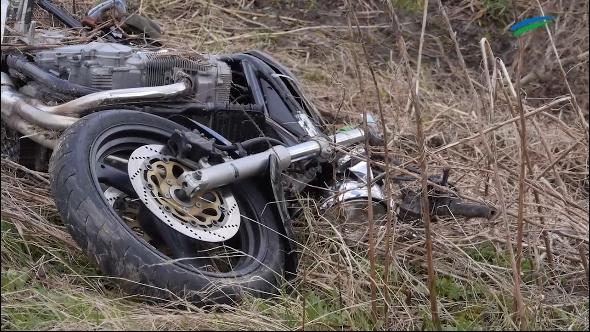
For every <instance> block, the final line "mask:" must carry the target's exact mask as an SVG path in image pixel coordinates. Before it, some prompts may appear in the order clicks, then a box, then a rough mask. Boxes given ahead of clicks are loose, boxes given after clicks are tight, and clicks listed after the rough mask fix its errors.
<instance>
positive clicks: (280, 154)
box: [180, 145, 291, 196]
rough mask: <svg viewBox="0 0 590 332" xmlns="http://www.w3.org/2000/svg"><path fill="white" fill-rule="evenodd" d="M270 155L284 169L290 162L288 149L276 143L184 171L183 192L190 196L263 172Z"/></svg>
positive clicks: (182, 178)
mask: <svg viewBox="0 0 590 332" xmlns="http://www.w3.org/2000/svg"><path fill="white" fill-rule="evenodd" d="M271 155H275V156H276V157H277V160H278V162H279V168H281V169H286V168H287V167H289V165H290V164H291V156H290V154H289V150H288V149H287V148H285V147H284V146H280V145H278V146H274V147H272V148H270V149H268V150H266V151H264V152H260V153H257V154H253V155H251V156H247V157H244V158H240V159H235V160H230V161H226V162H224V163H221V164H217V165H213V166H211V167H207V168H204V169H200V170H197V171H191V172H185V173H184V174H182V175H181V176H180V179H181V181H182V182H183V187H184V190H185V192H186V193H187V194H188V195H190V196H192V195H194V194H195V193H197V192H206V191H209V190H211V189H214V188H218V187H221V186H224V185H227V184H230V183H233V182H236V181H238V180H240V179H246V178H249V177H253V176H255V175H257V174H262V173H264V172H265V171H266V168H267V167H268V160H269V158H270V156H271Z"/></svg>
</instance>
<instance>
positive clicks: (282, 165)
mask: <svg viewBox="0 0 590 332" xmlns="http://www.w3.org/2000/svg"><path fill="white" fill-rule="evenodd" d="M363 139H364V133H363V131H362V130H361V129H353V130H349V131H346V132H342V133H338V134H336V135H333V136H330V137H329V138H322V137H318V138H314V139H312V140H310V141H308V142H304V143H300V144H296V145H293V146H290V147H288V148H286V147H284V146H280V145H278V146H275V147H273V148H271V149H269V150H266V151H264V152H260V153H257V154H254V155H251V156H247V157H243V158H240V159H235V160H230V161H226V162H224V163H221V164H217V165H213V166H211V167H207V168H203V169H200V170H196V171H190V172H185V173H184V174H182V175H181V176H180V178H181V179H182V181H183V182H184V184H183V186H184V190H185V192H186V194H188V195H190V196H192V195H194V194H195V193H199V192H201V193H202V192H206V191H209V190H211V189H214V188H218V187H221V186H224V185H227V184H230V183H233V182H236V181H238V180H241V179H246V178H249V177H252V176H255V175H258V174H261V173H263V172H265V171H266V168H267V167H268V162H269V157H270V155H271V154H274V155H275V156H276V157H277V161H278V164H279V169H280V170H281V171H282V170H285V169H287V168H288V167H289V165H290V164H291V162H293V161H298V160H301V159H305V158H310V157H314V156H319V155H323V154H329V153H331V147H330V144H331V143H333V142H335V143H336V144H339V145H351V144H354V143H358V142H360V141H362V140H363Z"/></svg>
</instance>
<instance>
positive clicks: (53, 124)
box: [0, 73, 78, 130]
mask: <svg viewBox="0 0 590 332" xmlns="http://www.w3.org/2000/svg"><path fill="white" fill-rule="evenodd" d="M0 81H1V87H0V91H1V106H2V111H1V112H2V120H3V121H5V122H6V123H7V124H9V121H8V119H10V118H12V117H14V116H15V115H16V116H18V117H19V118H21V119H22V120H25V121H27V122H29V123H32V124H36V125H38V126H40V127H42V128H43V129H52V130H62V129H65V128H67V127H69V126H71V125H72V124H73V123H74V122H76V121H77V120H78V119H77V118H72V117H68V116H62V115H56V114H51V113H47V112H45V111H43V110H41V109H39V108H38V107H36V106H33V105H32V103H30V102H28V101H27V99H28V98H26V97H25V96H24V95H22V94H21V93H18V92H16V91H15V90H14V84H13V82H12V80H11V79H10V77H9V76H8V74H6V73H1V76H0ZM13 129H15V130H18V129H17V128H13Z"/></svg>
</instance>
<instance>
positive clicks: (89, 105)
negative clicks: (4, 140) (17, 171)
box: [1, 72, 191, 130]
mask: <svg viewBox="0 0 590 332" xmlns="http://www.w3.org/2000/svg"><path fill="white" fill-rule="evenodd" d="M1 85H2V88H1V91H2V92H1V94H2V104H1V105H2V118H3V119H4V118H5V117H9V116H11V115H12V114H13V113H16V114H18V115H19V116H20V117H21V118H23V119H24V120H26V121H27V122H30V123H33V124H36V125H38V126H40V127H42V128H44V129H52V130H63V129H66V128H68V127H69V126H71V125H72V124H73V123H74V122H76V121H78V118H76V117H71V116H65V115H66V114H67V115H70V114H71V115H74V116H80V115H81V113H83V112H88V111H92V110H95V109H98V108H101V107H107V106H116V105H122V104H129V103H134V102H146V101H156V100H163V99H168V98H172V97H176V96H180V95H182V94H184V93H187V92H189V91H190V90H191V84H190V82H188V81H182V82H179V83H174V84H170V85H164V86H156V87H144V88H132V89H118V90H108V91H101V92H96V93H92V94H89V95H86V96H83V97H80V98H78V99H74V100H72V101H70V102H67V103H64V104H61V105H57V106H47V105H44V104H42V103H40V102H39V101H37V100H32V99H29V98H27V97H26V96H25V95H23V94H21V93H19V92H17V91H15V90H14V84H13V83H12V80H11V78H10V76H8V74H6V73H4V72H3V73H1ZM15 129H16V128H15Z"/></svg>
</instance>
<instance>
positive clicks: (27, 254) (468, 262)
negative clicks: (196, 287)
mask: <svg viewBox="0 0 590 332" xmlns="http://www.w3.org/2000/svg"><path fill="white" fill-rule="evenodd" d="M76 3H77V4H76V6H77V9H78V10H81V11H82V10H84V9H85V8H88V5H87V4H85V3H83V2H80V1H77V2H76ZM421 3H423V2H422V1H419V2H413V1H403V0H393V1H389V2H387V3H382V2H378V1H368V0H366V1H358V2H353V6H354V8H355V12H356V15H357V19H358V25H357V24H356V22H355V20H354V18H353V17H352V16H351V15H352V13H351V11H350V7H351V6H350V2H342V3H330V4H328V2H321V1H313V0H306V1H303V0H302V1H270V0H269V1H245V0H244V1H205V0H196V1H193V0H166V1H151V0H142V1H139V2H135V3H132V8H133V9H137V10H138V11H140V12H141V13H142V14H145V15H148V16H150V17H151V18H154V19H155V20H157V21H158V22H159V23H160V24H162V26H163V27H164V30H165V31H166V35H167V39H166V40H165V43H166V45H168V46H169V47H174V48H178V49H185V50H194V51H199V52H219V53H222V52H238V51H243V50H247V49H252V48H258V49H263V50H265V51H267V52H269V53H271V54H272V55H273V56H274V57H276V58H278V59H279V60H280V61H281V62H282V63H284V64H285V65H286V66H287V67H289V68H291V69H292V70H293V71H294V73H295V74H296V75H297V76H298V77H299V78H300V80H301V81H302V83H303V87H304V89H305V91H306V93H307V95H308V96H309V97H310V98H311V99H312V101H313V102H314V103H315V105H316V106H317V107H318V109H319V110H320V111H321V112H322V113H323V114H324V115H325V117H326V118H327V119H328V120H329V121H330V123H332V124H333V127H334V128H337V127H338V126H340V125H343V124H348V123H357V124H358V123H361V121H362V118H361V117H360V114H361V113H362V112H364V111H365V110H368V111H370V112H372V113H374V114H379V113H382V114H383V118H384V120H385V123H384V125H385V127H386V128H387V129H388V145H387V147H388V154H389V155H390V156H391V157H393V158H396V159H398V160H400V161H401V162H402V164H404V165H405V164H417V163H418V162H419V161H420V152H419V151H420V150H421V149H424V154H425V158H426V159H425V160H426V162H427V164H428V169H429V174H434V173H438V172H441V171H442V169H443V168H450V169H451V181H453V182H454V183H455V184H456V185H457V186H458V187H459V188H460V189H461V192H460V193H461V194H462V195H463V196H465V197H470V198H474V199H478V198H482V199H485V200H486V201H489V202H492V203H493V204H495V205H496V206H498V207H499V208H500V209H501V211H502V212H503V213H502V215H501V216H500V217H499V218H498V219H496V220H494V221H492V222H489V221H484V220H479V219H473V220H464V219H459V218H457V219H455V218H450V219H446V220H433V222H432V223H431V224H430V231H431V235H432V236H431V242H432V266H433V269H434V272H435V273H436V276H435V278H434V280H433V281H434V286H435V287H436V291H437V296H436V298H435V301H436V303H435V304H436V307H437V310H438V314H439V316H440V320H441V323H442V325H443V327H445V328H450V329H452V328H454V329H469V328H473V329H518V328H519V327H523V325H521V323H522V321H524V322H525V323H526V325H525V326H526V327H527V328H529V329H560V330H565V329H586V330H587V329H588V328H589V323H588V267H587V265H588V263H587V261H588V232H589V229H588V210H589V203H588V168H589V167H588V129H587V125H586V124H585V122H586V123H587V121H588V14H587V12H588V4H587V2H586V3H584V2H579V1H571V2H561V1H548V2H545V3H543V4H542V5H543V7H542V10H543V11H544V12H545V13H547V14H552V15H556V16H558V20H557V22H556V23H555V24H554V25H552V26H550V27H549V31H543V30H538V31H535V32H532V33H529V34H527V35H525V36H524V37H523V38H522V44H521V45H518V42H517V41H516V40H515V39H514V38H512V37H510V36H509V35H508V32H507V31H506V28H507V26H508V25H509V24H510V23H511V22H512V21H513V16H512V11H513V8H512V7H511V6H508V2H504V1H499V0H498V1H493V0H489V1H467V0H466V1H459V2H449V1H442V4H439V3H438V1H430V5H429V7H428V15H427V16H426V21H425V22H426V24H425V25H423V24H422V13H423V10H424V7H423V6H422V5H420V4H421ZM389 4H391V6H390V5H389ZM64 6H65V7H68V6H71V3H70V2H68V1H65V2H64ZM514 7H515V9H516V12H517V13H518V15H519V16H518V19H521V18H523V17H528V16H535V15H540V13H541V8H540V6H539V5H538V4H537V3H535V2H529V1H514ZM442 8H444V13H445V14H443V11H442ZM393 13H395V14H397V16H398V18H399V25H397V24H396V23H395V21H394V17H393ZM349 20H350V22H349ZM423 26H424V34H423V38H422V40H421V38H420V35H421V34H420V32H421V29H422V27H423ZM359 31H360V32H361V33H360V34H359V33H358V32H359ZM455 33H456V34H455ZM548 33H550V34H551V38H549V35H548ZM482 37H486V39H485V40H484V41H481V39H482ZM400 40H404V43H405V45H406V48H407V51H408V55H407V58H406V59H404V58H403V56H402V52H401V51H400V46H401V45H400ZM480 41H481V43H480ZM361 42H362V43H364V47H365V49H366V53H365V52H364V51H363V47H362V45H361V44H360V43H361ZM421 43H422V44H423V46H422V47H420V46H419V45H420V44H421ZM420 48H421V52H418V50H419V49H420ZM519 50H520V51H521V52H522V58H523V59H524V61H523V62H522V68H521V71H522V75H521V79H520V82H519V83H517V82H518V81H519V80H518V79H517V77H516V58H517V55H518V51H519ZM419 53H420V55H419ZM420 58H421V59H422V60H421V65H420V67H421V70H419V71H416V68H417V62H418V59H420ZM354 59H357V60H356V61H357V63H358V65H355V60H354ZM408 68H409V69H408ZM408 70H410V71H411V72H412V73H413V75H415V76H416V78H415V79H416V80H417V81H419V89H418V92H417V93H414V95H415V96H414V97H412V87H415V85H413V84H408V82H409V81H408V80H411V78H409V77H408V75H407V73H408ZM371 71H373V74H374V83H373V82H371V80H372V77H373V76H372V73H371ZM359 76H360V77H361V78H362V79H361V80H360V82H361V84H362V83H363V82H366V86H361V87H359V84H358V82H359ZM375 86H376V88H375ZM519 86H520V88H518V87H519ZM361 91H362V93H361ZM414 92H415V91H414ZM519 96H520V98H519ZM379 101H380V102H381V105H379ZM413 103H418V104H419V107H420V111H421V121H420V122H419V124H418V125H420V126H422V127H423V131H424V145H421V144H420V143H418V142H419V141H421V140H419V139H418V137H417V134H416V133H417V131H416V128H417V124H416V121H415V119H416V118H415V114H414V113H413V111H412V105H413ZM380 111H381V112H380ZM523 115H524V116H523ZM521 120H522V121H521ZM523 124H524V126H523ZM522 128H526V135H524V136H525V137H522V136H521V134H519V133H520V132H521V130H522ZM522 132H524V130H523V131H522ZM521 138H524V141H521ZM384 153H385V152H384V151H383V150H380V149H374V150H373V151H372V156H373V157H374V158H373V164H374V165H377V166H379V167H381V168H382V169H385V168H387V169H388V171H389V172H390V173H391V176H392V177H393V176H395V175H399V174H404V171H403V169H402V168H401V167H399V166H396V165H393V164H390V163H386V162H384V160H385V159H384V158H383V155H384ZM520 165H523V166H524V172H521V171H520V170H519V166H520ZM521 174H522V175H521ZM519 179H520V180H521V181H522V185H523V188H524V190H522V191H521V192H522V201H521V202H519ZM411 185H413V186H415V187H417V186H419V182H418V181H417V182H416V183H414V184H411ZM391 188H392V189H391V193H390V194H391V195H392V196H393V197H397V196H399V194H400V191H399V190H400V188H399V186H391ZM301 204H302V205H303V206H304V213H302V216H301V217H300V218H299V219H298V220H296V222H295V230H296V234H297V241H298V243H299V244H300V248H299V250H300V257H301V261H300V266H299V276H298V278H297V279H296V280H295V281H294V288H295V291H293V292H287V291H284V292H282V294H281V295H280V296H279V297H277V298H275V299H271V300H260V299H248V300H246V301H244V303H242V304H240V305H238V306H236V307H231V308H229V307H227V308H220V309H221V310H213V311H205V310H203V309H201V308H196V307H194V306H192V305H191V304H188V303H184V302H183V301H178V302H176V303H166V304H147V303H144V302H141V301H138V300H137V299H135V298H133V297H130V296H128V295H125V294H123V293H121V292H119V290H118V289H117V288H116V286H115V284H114V283H112V282H111V281H110V280H109V279H108V278H106V277H103V276H101V274H100V271H97V270H96V269H94V268H93V267H92V266H89V265H88V263H87V261H86V259H85V257H84V256H83V255H82V253H81V252H80V251H79V250H78V249H77V247H76V245H75V243H74V242H73V241H72V239H71V238H70V237H69V235H68V234H67V232H66V231H65V228H64V227H63V226H62V225H61V223H60V221H59V217H58V216H57V214H56V211H55V207H54V206H53V204H52V201H51V199H50V196H49V193H48V191H47V176H46V175H45V174H42V173H37V172H31V171H27V170H23V169H22V168H20V167H19V166H17V165H14V164H12V163H10V162H9V161H3V163H2V220H3V222H2V326H3V328H7V329H8V328H11V329H16V328H43V329H49V328H58V329H71V328H107V329H108V328H115V329H133V328H141V329H301V328H302V327H303V326H304V327H305V328H306V329H363V328H378V329H431V328H433V327H434V326H433V325H432V322H431V315H432V312H431V302H430V300H429V287H428V283H427V269H428V263H427V261H426V260H425V257H426V256H427V255H426V251H427V250H426V245H425V243H426V236H425V234H426V233H425V229H424V225H423V224H421V223H413V224H409V223H402V222H401V221H396V220H395V218H391V223H387V222H386V221H385V220H375V229H374V237H373V238H372V242H373V244H374V247H375V256H376V258H375V262H374V264H373V268H371V265H372V264H371V261H370V259H369V256H370V255H369V253H368V251H369V236H368V224H366V223H361V224H358V223H343V222H342V220H341V219H339V218H334V217H333V216H331V215H326V214H323V213H322V212H321V210H320V209H319V204H318V202H315V201H313V200H311V199H308V198H306V197H302V198H301ZM519 209H520V211H521V212H520V213H519ZM393 217H395V216H393ZM519 220H521V221H522V230H521V234H522V235H521V236H522V241H521V240H520V235H519V232H518V225H519ZM387 225H389V226H390V230H391V232H390V233H391V238H390V237H389V234H388V232H387V231H386V230H387ZM518 247H520V248H522V249H521V250H522V253H520V249H519V248H518ZM511 248H514V249H511ZM514 255H519V257H518V258H519V259H516V258H517V257H515V256H514ZM386 258H387V261H386ZM518 260H520V262H521V263H520V264H518V265H516V262H517V261H518ZM386 265H388V266H389V267H387V268H385V266H386ZM372 270H373V271H374V272H372ZM514 271H520V272H517V274H516V275H515V273H514ZM386 272H387V274H385V273H386ZM372 276H373V277H372ZM515 280H516V283H515ZM371 285H375V286H376V287H373V289H374V290H375V295H374V298H375V299H376V300H372V296H371V288H372V287H371ZM517 290H518V291H517ZM515 294H516V296H517V297H518V296H519V295H518V294H520V297H521V298H522V300H519V301H521V310H520V313H519V315H517V313H518V312H517V311H516V310H515V309H516V308H515V307H514V302H515ZM373 305H374V306H375V307H376V308H377V310H376V312H377V313H378V314H377V315H374V312H375V310H373V309H372V306H373ZM385 308H387V310H381V309H385ZM379 313H387V314H379Z"/></svg>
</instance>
